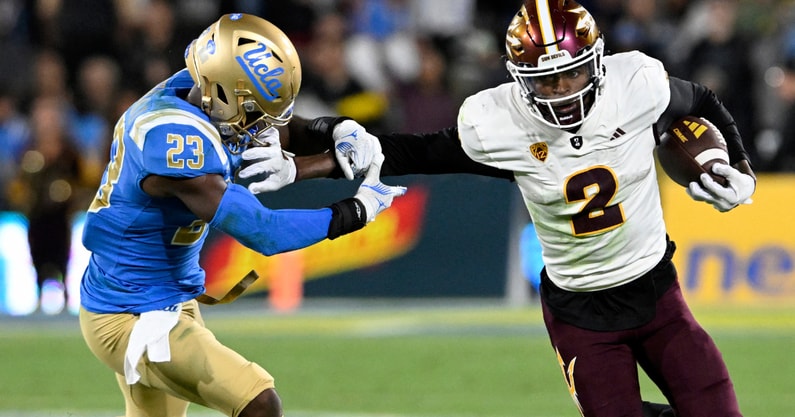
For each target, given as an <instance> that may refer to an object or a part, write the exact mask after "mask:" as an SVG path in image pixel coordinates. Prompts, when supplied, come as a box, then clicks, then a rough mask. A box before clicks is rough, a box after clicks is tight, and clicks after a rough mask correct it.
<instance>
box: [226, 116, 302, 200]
mask: <svg viewBox="0 0 795 417" xmlns="http://www.w3.org/2000/svg"><path fill="white" fill-rule="evenodd" d="M268 130H269V131H270V130H271V129H268ZM272 130H273V131H276V129H272ZM257 139H258V140H257V142H258V143H259V144H260V145H261V146H255V147H251V148H248V149H246V150H245V151H244V152H243V154H242V155H241V157H242V158H243V160H244V161H254V162H252V163H250V164H249V165H248V166H246V167H245V168H243V169H242V170H240V172H239V173H238V176H239V177H240V178H243V179H246V178H252V177H255V176H257V175H264V176H265V179H264V180H261V181H254V182H252V183H251V184H249V186H248V189H249V190H250V191H251V192H252V193H254V194H259V193H263V192H267V191H275V190H278V189H280V188H282V187H284V186H285V185H287V184H291V183H293V182H295V176H296V173H297V169H296V166H295V161H294V160H293V155H292V154H291V153H289V152H285V151H283V150H282V147H281V144H280V142H279V135H278V134H276V135H273V134H266V135H258V136H257Z"/></svg>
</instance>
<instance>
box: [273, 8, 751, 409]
mask: <svg viewBox="0 0 795 417" xmlns="http://www.w3.org/2000/svg"><path fill="white" fill-rule="evenodd" d="M603 45H604V44H603V35H602V33H601V32H600V30H599V28H598V26H597V24H596V22H595V21H594V19H593V17H592V16H591V15H590V14H589V13H588V11H587V10H586V9H585V8H583V7H582V6H581V5H579V4H577V3H576V2H574V1H570V0H538V1H525V2H524V4H523V5H522V7H521V9H520V10H519V12H518V13H517V14H516V16H515V17H514V18H513V20H512V22H511V23H510V26H509V28H508V31H507V35H506V53H507V62H506V64H507V67H508V71H509V73H510V74H511V76H512V78H513V81H512V82H507V83H505V84H502V85H499V86H497V87H495V88H491V89H487V90H484V91H481V92H479V93H476V94H474V95H473V96H471V97H469V98H468V99H466V100H465V102H464V103H463V105H462V106H461V108H460V111H459V117H458V123H457V126H455V127H451V128H448V129H444V130H442V131H439V132H435V133H429V134H390V135H378V137H375V136H373V135H371V134H369V133H367V132H365V131H364V129H363V128H362V127H361V126H360V125H358V124H357V123H356V122H355V121H353V120H349V119H346V118H344V117H342V118H321V119H315V120H312V121H296V123H305V124H306V125H307V129H306V132H307V133H308V135H307V136H308V137H310V139H315V140H320V141H325V144H326V145H325V146H327V147H328V148H329V149H334V150H335V151H334V152H330V153H329V154H328V155H327V156H326V159H327V160H326V161H325V162H323V163H322V168H320V169H316V170H315V171H313V172H311V173H310V172H307V175H305V177H307V178H308V177H311V176H314V175H328V176H331V177H342V176H345V177H347V178H349V179H352V178H354V177H355V176H360V175H362V174H363V173H364V172H366V171H367V169H368V168H367V167H368V165H369V161H370V160H371V159H372V157H371V155H377V154H380V153H381V152H383V154H384V155H385V157H386V160H385V162H384V165H383V167H382V171H381V174H382V175H404V174H439V173H456V172H466V173H475V174H480V175H488V176H493V177H500V178H506V179H509V180H512V181H515V182H516V184H517V185H518V186H519V189H520V190H521V194H522V196H523V198H524V202H525V205H526V206H527V209H528V211H529V212H530V215H531V217H532V220H533V223H534V225H535V228H536V231H537V234H538V237H539V240H540V242H541V244H542V248H543V250H542V253H543V260H544V263H545V268H544V270H543V272H542V279H541V290H540V293H541V302H542V309H543V314H544V320H545V324H546V327H547V330H548V333H549V336H550V341H551V343H552V347H553V349H554V352H555V355H556V357H557V360H558V361H559V363H560V366H561V368H562V370H563V375H564V377H565V382H566V384H567V386H568V389H569V392H570V393H571V396H572V398H573V399H574V402H575V404H576V406H577V408H578V409H579V411H580V412H581V413H582V415H584V416H586V417H615V416H641V415H644V414H643V413H644V412H647V411H648V410H644V409H643V408H642V406H641V398H640V391H639V382H638V374H637V366H638V365H639V366H640V367H641V368H642V369H643V370H644V371H645V372H646V373H647V374H648V376H649V377H650V379H651V380H652V381H654V382H655V383H656V384H657V386H658V387H659V388H660V390H661V391H662V392H663V393H664V395H665V396H666V398H667V399H668V400H669V402H670V404H671V406H672V408H673V409H674V410H675V411H676V415H677V416H679V417H703V416H707V415H719V416H723V417H737V416H740V415H741V414H740V411H739V407H738V403H737V399H736V396H735V392H734V388H733V384H732V382H731V380H730V378H729V373H728V371H727V369H726V366H725V364H724V362H723V359H722V357H721V354H720V352H719V351H718V349H717V347H716V346H715V344H714V342H713V341H712V339H711V337H710V336H709V335H708V334H707V333H706V332H705V331H704V330H703V328H702V327H701V326H700V325H699V324H698V323H697V322H696V320H695V319H694V318H693V316H692V314H691V312H690V310H689V308H688V306H687V305H686V303H685V300H684V299H683V297H682V292H681V290H680V286H679V283H678V282H677V272H676V270H675V268H674V265H673V263H672V262H671V257H672V256H673V252H674V250H675V245H674V242H673V241H671V240H669V238H668V235H667V233H666V227H665V223H664V220H663V213H662V207H661V204H660V192H659V187H658V184H657V173H656V170H655V161H654V149H655V146H656V145H658V144H659V137H660V135H661V134H662V133H663V132H665V131H666V130H667V128H668V126H669V125H670V124H671V123H672V122H673V121H674V120H677V119H679V118H681V117H683V116H685V115H694V116H699V117H704V118H706V119H708V120H710V121H711V122H712V123H713V124H715V125H716V126H717V127H718V129H719V130H720V131H721V133H722V134H723V136H724V137H725V138H726V140H727V142H728V147H729V156H730V165H726V164H721V165H716V167H715V168H714V173H715V174H717V175H720V176H723V177H725V178H726V179H727V185H726V186H721V185H719V184H718V183H716V182H715V181H714V180H713V179H712V178H711V177H709V175H707V174H704V175H703V176H702V177H701V181H700V182H693V183H691V184H690V185H689V187H688V189H687V192H688V193H689V195H690V196H691V197H692V198H693V199H695V200H697V201H704V202H707V203H709V204H711V205H713V206H714V207H715V208H716V209H717V210H719V211H721V212H723V211H728V210H732V209H733V208H735V207H736V206H738V205H740V204H744V203H750V202H751V200H750V197H751V195H752V194H753V192H754V190H755V188H756V178H755V175H754V173H753V171H752V169H751V166H750V163H749V157H748V154H747V153H746V151H745V150H744V149H743V146H742V141H741V138H740V135H739V132H738V131H737V128H736V126H735V123H734V120H733V118H732V116H731V115H730V114H729V113H728V112H727V110H726V109H725V107H724V106H723V105H722V104H721V103H720V101H719V100H718V98H716V97H715V95H714V94H713V93H712V92H711V91H710V90H709V89H707V88H706V87H704V86H702V85H698V84H695V83H692V82H689V81H686V80H682V79H677V78H674V77H669V76H668V74H667V73H666V71H665V68H664V67H663V65H662V64H661V63H660V62H659V61H658V60H656V59H654V58H652V57H649V56H647V55H644V54H643V53H640V52H626V53H618V54H614V55H607V56H605V55H604V51H603V48H604V46H603ZM291 133H292V129H291ZM298 139H299V138H298V137H295V136H294V135H293V141H294V142H299V140H298ZM332 155H333V156H332ZM335 157H336V160H337V161H336V162H337V164H338V166H335V165H334V163H335V161H333V159H334V158H335ZM320 166H321V163H318V164H317V165H316V168H317V167H320ZM271 185H274V184H273V183H272V184H271ZM281 185H283V184H279V186H281ZM274 188H275V187H270V188H269V189H274ZM668 412H670V411H668Z"/></svg>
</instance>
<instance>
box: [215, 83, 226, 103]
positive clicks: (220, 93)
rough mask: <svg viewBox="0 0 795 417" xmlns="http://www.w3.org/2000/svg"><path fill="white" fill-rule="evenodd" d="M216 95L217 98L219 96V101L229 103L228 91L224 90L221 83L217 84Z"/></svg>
mask: <svg viewBox="0 0 795 417" xmlns="http://www.w3.org/2000/svg"><path fill="white" fill-rule="evenodd" d="M215 96H216V98H218V101H220V102H222V103H224V104H226V105H229V99H228V98H227V97H226V91H225V90H224V87H222V86H221V84H215Z"/></svg>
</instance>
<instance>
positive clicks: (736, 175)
mask: <svg viewBox="0 0 795 417" xmlns="http://www.w3.org/2000/svg"><path fill="white" fill-rule="evenodd" d="M712 172H713V173H715V174H717V175H720V176H722V177H725V178H726V181H727V185H726V186H725V187H724V186H722V185H720V184H718V183H717V182H716V181H715V180H714V179H712V177H711V176H710V175H709V174H706V173H704V174H701V178H700V179H701V183H700V184H699V183H698V181H693V182H691V183H690V184H689V185H688V187H687V194H688V195H689V196H690V198H692V199H693V200H696V201H704V202H706V203H709V204H712V207H715V208H716V209H717V210H718V211H721V212H726V211H729V210H731V209H733V208H735V207H737V206H738V205H739V204H751V203H752V202H753V201H752V200H751V195H752V194H753V193H754V190H756V180H754V177H752V176H750V175H748V174H744V173H742V172H740V171H738V170H737V169H735V168H734V167H732V166H729V165H726V164H715V165H713V166H712Z"/></svg>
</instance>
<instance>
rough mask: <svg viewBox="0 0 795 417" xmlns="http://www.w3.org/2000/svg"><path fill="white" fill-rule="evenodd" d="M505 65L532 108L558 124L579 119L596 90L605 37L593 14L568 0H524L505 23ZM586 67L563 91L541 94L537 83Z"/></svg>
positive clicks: (576, 123)
mask: <svg viewBox="0 0 795 417" xmlns="http://www.w3.org/2000/svg"><path fill="white" fill-rule="evenodd" d="M505 48H506V51H507V55H508V60H507V62H506V66H507V67H508V72H510V74H511V76H512V77H513V79H514V80H515V81H516V82H517V83H518V84H519V86H520V87H521V89H522V95H523V96H524V99H525V101H526V102H527V103H528V104H529V105H530V108H531V110H532V111H531V114H533V116H535V117H536V118H538V119H540V120H541V121H543V122H544V123H546V124H548V125H550V126H555V127H559V128H564V129H566V128H573V127H576V126H579V125H580V124H582V122H583V121H585V119H586V118H587V117H588V115H589V113H590V110H591V108H593V105H594V104H595V103H596V101H597V100H598V98H599V95H600V89H601V86H602V82H603V79H604V71H603V69H602V55H603V54H604V41H603V40H602V36H601V32H600V31H599V28H598V27H597V26H596V22H595V21H594V18H593V16H591V14H590V13H588V11H587V10H585V8H584V7H582V6H581V5H580V4H578V3H577V2H575V1H572V0H536V1H529V0H525V2H524V5H522V7H521V9H519V12H518V13H517V14H516V16H514V18H513V20H512V21H511V23H510V25H509V26H508V33H507V34H506V37H505ZM582 71H585V72H586V74H587V75H588V76H589V81H588V83H587V84H586V85H585V87H583V88H582V89H581V90H579V91H576V92H574V93H573V94H569V95H567V96H565V97H545V96H543V95H541V94H539V91H538V86H539V85H542V84H543V83H545V82H550V80H555V79H557V77H566V76H567V75H568V74H578V73H580V72H582Z"/></svg>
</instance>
